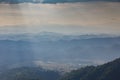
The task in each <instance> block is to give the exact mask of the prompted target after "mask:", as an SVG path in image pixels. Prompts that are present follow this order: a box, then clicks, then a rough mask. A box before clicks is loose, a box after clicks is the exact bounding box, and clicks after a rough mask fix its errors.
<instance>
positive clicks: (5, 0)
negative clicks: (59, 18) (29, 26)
mask: <svg viewBox="0 0 120 80" xmlns="http://www.w3.org/2000/svg"><path fill="white" fill-rule="evenodd" d="M90 1H111V2H120V0H0V3H10V4H18V3H52V4H53V3H67V2H69V3H72V2H90Z"/></svg>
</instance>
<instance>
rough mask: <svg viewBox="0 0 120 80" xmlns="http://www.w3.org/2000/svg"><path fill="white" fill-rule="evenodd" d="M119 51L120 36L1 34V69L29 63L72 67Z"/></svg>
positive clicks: (105, 59) (100, 60)
mask: <svg viewBox="0 0 120 80" xmlns="http://www.w3.org/2000/svg"><path fill="white" fill-rule="evenodd" d="M119 53H120V36H110V35H63V34H58V33H50V32H44V33H39V34H1V35H0V70H2V69H3V68H11V67H18V66H25V65H30V66H31V65H32V66H33V65H34V66H35V65H37V66H41V65H42V66H43V67H44V66H46V67H47V68H50V69H56V68H59V69H61V68H62V69H63V68H65V69H66V70H69V69H68V68H71V67H72V69H74V68H79V67H82V66H86V65H99V64H103V63H105V62H108V61H110V60H113V59H115V58H118V57H120V54H119ZM46 63H49V65H46ZM57 63H60V64H61V65H58V64H57ZM66 63H67V66H66V65H64V64H66ZM53 64H54V65H57V66H51V65H53ZM73 65H75V66H73ZM60 66H61V67H60ZM52 67H54V68H52ZM65 69H64V70H65ZM70 70H71V69H70Z"/></svg>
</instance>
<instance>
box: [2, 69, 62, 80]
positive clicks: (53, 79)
mask: <svg viewBox="0 0 120 80" xmlns="http://www.w3.org/2000/svg"><path fill="white" fill-rule="evenodd" d="M59 77H60V74H59V73H58V72H56V71H50V70H44V69H41V68H36V67H35V68H33V67H21V68H15V69H11V70H8V71H5V72H4V73H2V74H1V75H0V80H57V79H58V78H59Z"/></svg>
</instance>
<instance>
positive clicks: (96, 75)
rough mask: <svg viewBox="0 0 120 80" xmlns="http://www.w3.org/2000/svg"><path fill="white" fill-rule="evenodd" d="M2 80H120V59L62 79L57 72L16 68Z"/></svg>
mask: <svg viewBox="0 0 120 80" xmlns="http://www.w3.org/2000/svg"><path fill="white" fill-rule="evenodd" d="M0 80H120V58H119V59H116V60H114V61H112V62H109V63H106V64H103V65H99V66H96V67H95V66H87V67H83V68H80V69H78V70H73V71H71V72H70V73H67V74H65V75H64V76H62V77H61V75H60V73H59V72H57V71H50V70H44V69H42V68H36V67H34V68H33V67H21V68H15V69H10V70H6V71H4V72H3V73H1V74H0Z"/></svg>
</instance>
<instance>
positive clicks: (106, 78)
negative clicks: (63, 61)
mask: <svg viewBox="0 0 120 80" xmlns="http://www.w3.org/2000/svg"><path fill="white" fill-rule="evenodd" d="M61 80H120V59H116V60H114V61H112V62H109V63H106V64H104V65H100V66H97V67H94V66H87V67H85V68H81V69H79V70H74V71H71V72H70V73H67V74H66V75H65V76H64V77H62V78H61Z"/></svg>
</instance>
